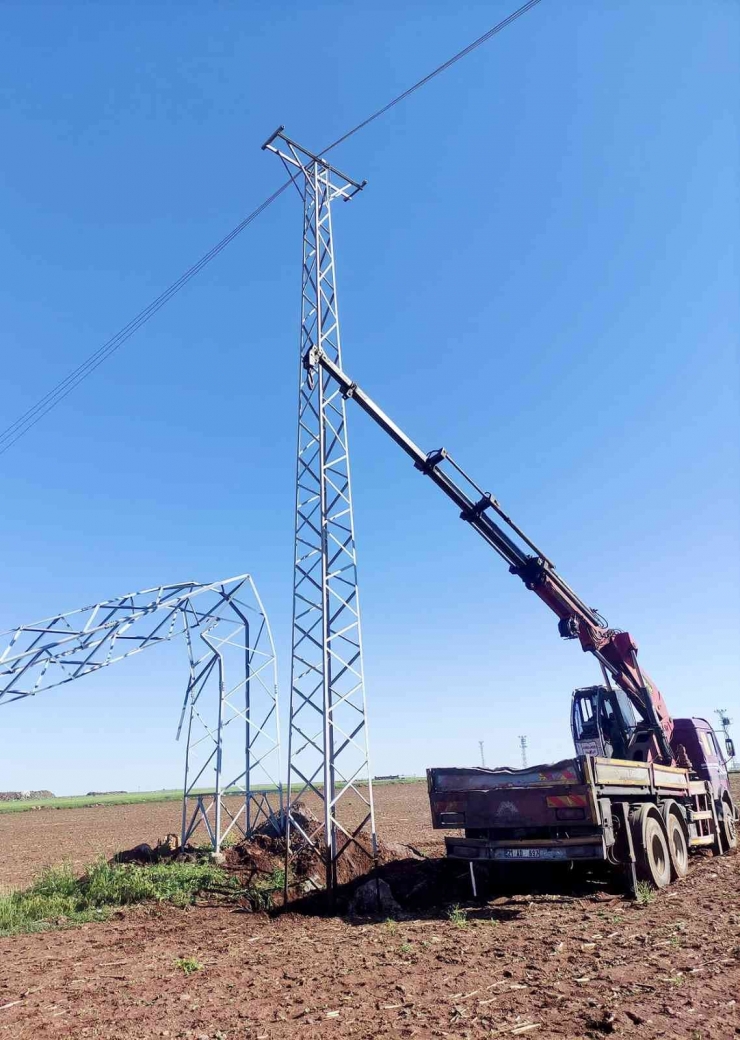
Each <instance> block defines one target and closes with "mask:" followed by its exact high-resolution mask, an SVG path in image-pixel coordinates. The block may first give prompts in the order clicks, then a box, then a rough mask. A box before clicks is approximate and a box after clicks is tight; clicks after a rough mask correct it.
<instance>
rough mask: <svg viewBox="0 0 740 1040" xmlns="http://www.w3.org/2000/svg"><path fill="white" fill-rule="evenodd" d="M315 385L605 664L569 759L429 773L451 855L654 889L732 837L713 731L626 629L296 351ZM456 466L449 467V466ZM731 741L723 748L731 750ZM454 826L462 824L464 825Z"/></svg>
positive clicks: (467, 481)
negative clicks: (406, 466)
mask: <svg viewBox="0 0 740 1040" xmlns="http://www.w3.org/2000/svg"><path fill="white" fill-rule="evenodd" d="M303 366H304V368H305V370H306V372H307V378H308V380H309V383H310V384H311V385H313V382H314V380H315V379H316V377H317V376H318V378H319V379H320V380H321V393H322V395H325V394H331V393H337V392H339V393H341V394H342V396H343V397H344V398H345V399H349V400H352V401H355V402H356V404H358V405H359V407H360V408H361V409H362V410H363V411H364V412H365V413H366V414H367V415H369V416H370V418H371V419H372V420H373V421H374V422H375V423H376V424H377V425H378V426H379V427H380V428H381V429H382V430H384V431H385V433H386V434H388V436H390V437H391V439H392V440H393V441H395V443H396V444H397V445H398V446H399V447H400V448H401V449H402V450H403V451H404V452H405V453H406V454H407V455H408V456H409V457H410V458H411V460H412V462H413V463H414V466H415V468H416V469H417V470H419V471H420V472H421V473H422V474H424V475H425V476H427V477H428V478H429V479H430V480H431V481H432V483H434V484H435V485H436V486H437V487H438V488H439V489H440V490H441V491H442V492H443V493H444V494H445V495H446V496H447V498H448V499H450V501H452V503H453V504H454V505H455V506H456V507H457V508H458V509H459V510H460V517H461V519H462V520H464V521H466V523H468V524H469V525H470V526H471V527H472V528H473V529H474V530H475V531H477V533H478V534H479V535H480V536H481V537H482V538H483V540H484V541H485V542H486V543H487V545H489V546H490V548H491V549H493V550H494V552H496V553H497V554H498V555H499V556H500V557H501V558H502V559H503V560H504V562H505V563H506V564H508V567H509V571H510V572H511V573H512V574H514V575H516V576H517V577H518V578H520V579H521V581H522V582H523V583H524V586H525V587H526V588H527V589H529V590H530V591H531V592H534V594H535V595H536V596H537V597H538V598H539V599H540V600H542V602H543V603H544V604H545V605H546V606H547V607H549V608H550V610H552V611H553V612H554V614H555V615H556V616H557V619H558V632H559V634H560V635H561V636H562V637H563V638H564V639H572V640H578V641H579V642H580V645H581V647H582V649H583V650H584V651H585V652H587V653H590V654H592V655H593V656H594V657H595V658H596V660H597V661H598V664H599V666H600V670H601V675H602V679H603V682H602V683H599V684H597V685H594V686H588V687H584V688H581V689H577V690H575V692H574V693H573V696H572V700H571V729H572V734H573V741H574V745H575V752H576V756H575V758H572V759H568V760H565V761H562V762H557V763H555V764H551V765H541V766H534V767H530V768H525V769H487V768H485V767H484V766H481V767H466V768H434V769H429V770H427V781H428V788H429V798H430V806H431V813H432V822H433V825H434V827H435V828H439V829H442V830H445V829H446V830H448V831H451V832H454V833H451V834H450V835H448V836H447V837H446V839H445V843H446V848H447V855H448V856H449V857H452V858H455V859H459V860H466V861H467V862H468V863H469V864H470V872H471V878H473V880H474V878H475V875H474V864H495V863H506V862H509V863H511V862H518V863H522V862H535V863H542V864H546V863H550V864H552V863H556V862H564V863H568V862H569V863H576V862H580V863H584V862H585V863H588V862H591V863H594V862H598V861H602V862H603V861H606V862H607V863H609V864H611V865H612V866H614V867H615V868H619V869H621V870H622V871H623V872H624V874H625V876H626V879H627V883H628V887H629V888H630V890H631V891H632V892H633V894H634V893H636V891H637V883H638V881H639V880H643V881H647V882H649V883H651V884H652V885H654V886H655V887H658V888H662V887H663V886H665V885H667V884H669V883H670V882H671V881H672V880H674V879H676V878H680V877H683V876H684V875H685V874H686V873H687V871H688V866H689V862H688V861H689V853H690V852H691V851H693V850H696V849H701V848H711V849H713V850H714V851H715V852H716V853H718V854H722V853H723V852H726V851H729V850H730V849H733V848H735V847H736V845H737V826H736V824H737V810H736V807H735V805H734V803H733V798H732V793H731V791H730V786H729V778H728V774H727V769H726V763H725V758H724V757H723V754H722V751H721V749H720V745H719V743H718V740H717V736H716V734H715V733H714V731H713V729H712V727H711V726H710V724H709V723H708V722H707V721H706V720H704V719H701V718H688V719H674V718H672V717H671V715H670V713H669V711H668V708H667V706H666V703H665V701H664V699H663V696H662V694H661V692H660V690H659V689H658V687H657V686H656V685H655V683H654V682H653V680H652V679H651V678H650V676H649V675H648V674H647V672H646V671H645V670H644V669H643V668H642V666H641V665H640V663H639V661H638V656H637V654H638V647H637V643H636V642H635V640H634V638H633V637H632V636H631V635H630V633H629V632H624V631H620V630H618V629H615V628H610V627H609V626H608V624H607V622H606V621H605V619H604V618H603V617H602V616H601V614H599V612H598V611H597V610H595V609H594V608H592V607H589V606H587V605H586V604H585V603H584V602H583V600H581V599H580V597H579V596H578V595H577V594H576V593H575V592H574V591H573V589H572V588H571V587H570V586H569V585H568V584H567V582H566V581H564V579H563V578H562V577H561V576H560V574H559V573H558V572H557V570H556V568H555V565H554V564H553V562H552V561H551V560H550V559H549V558H548V557H547V556H546V555H545V554H544V553H543V552H542V551H541V550H540V549H539V548H538V547H537V546H536V545H535V543H534V542H533V541H532V540H531V539H530V538H529V537H528V536H527V535H526V534H525V533H524V531H523V530H522V529H521V528H520V527H518V526H517V524H515V523H514V521H513V520H512V519H511V517H509V516H508V515H507V514H506V513H505V512H504V510H503V508H502V506H501V505H500V503H499V502H498V500H497V499H496V498H495V497H494V496H493V495H492V494H491V493H490V492H487V491H484V490H482V488H481V487H480V486H479V485H478V484H476V482H475V481H474V480H473V479H472V478H471V477H469V476H468V474H467V473H465V471H464V470H463V469H462V468H461V467H460V466H458V465H457V463H456V462H455V461H454V460H453V459H452V458H451V456H450V455H449V454H448V452H447V451H446V450H445V449H444V448H440V449H437V450H435V451H431V452H424V451H422V449H421V448H419V447H418V445H416V444H415V443H414V442H413V441H412V440H411V439H410V438H409V437H408V436H407V435H406V434H405V433H404V432H403V431H402V430H401V429H400V427H398V426H397V425H396V424H395V423H394V422H393V421H392V420H391V419H390V418H389V417H388V416H387V415H386V414H385V413H384V412H383V411H382V409H381V408H380V407H379V406H378V405H377V404H376V403H375V402H374V401H373V400H372V399H371V398H370V397H369V396H368V395H367V394H366V393H365V392H364V391H363V390H362V389H361V388H360V387H359V386H358V385H357V383H355V382H354V381H353V380H352V379H350V377H349V376H348V375H347V374H346V373H345V372H344V371H343V370H342V369H341V367H340V366H339V365H337V364H336V363H335V362H333V361H332V360H331V359H330V358H329V357H328V356H327V355H326V353H325V352H324V351H323V350H322V349H321V348H318V347H312V348H311V349H310V350H309V351H308V352H307V353H306V355H305V357H304V358H303ZM451 474H453V475H451ZM731 745H732V741H731V740H729V739H728V740H727V741H726V749H725V750H726V752H727V758H728V759H729V758H731V757H732V755H733V754H734V748H733V747H732V746H731ZM461 832H462V833H461Z"/></svg>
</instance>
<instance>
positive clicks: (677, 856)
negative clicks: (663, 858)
mask: <svg viewBox="0 0 740 1040" xmlns="http://www.w3.org/2000/svg"><path fill="white" fill-rule="evenodd" d="M665 829H666V833H667V835H668V854H669V855H670V857H671V873H672V874H673V878H674V880H675V879H676V878H682V877H686V875H687V874H688V872H689V843H688V839H687V837H686V830H685V827H684V822H683V820H682V819H681V817H680V816H679V815H678V811H677V810H676V809H672V810H671V809H669V810H668V813H667V814H666V819H665Z"/></svg>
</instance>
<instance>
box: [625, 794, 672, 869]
mask: <svg viewBox="0 0 740 1040" xmlns="http://www.w3.org/2000/svg"><path fill="white" fill-rule="evenodd" d="M633 836H634V837H633V840H634V845H635V858H636V860H637V862H636V864H635V867H636V870H637V876H638V878H639V879H640V880H641V881H649V882H650V884H651V885H654V886H655V887H656V888H665V887H666V885H669V884H670V883H671V854H670V852H669V849H668V840H667V838H666V832H665V828H664V826H663V821H662V819H661V818H660V815H659V814H658V812H657V811H656V810H655V809H653V808H652V806H643V807H642V808H641V809H640V810H639V812H638V813H637V815H636V816H635V817H634V820H633Z"/></svg>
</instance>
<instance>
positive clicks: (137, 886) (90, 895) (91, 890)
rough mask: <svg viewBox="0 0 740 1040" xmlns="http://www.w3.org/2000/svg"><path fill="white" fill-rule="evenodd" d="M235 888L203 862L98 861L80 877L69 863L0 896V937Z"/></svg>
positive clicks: (177, 902)
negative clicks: (114, 910)
mask: <svg viewBox="0 0 740 1040" xmlns="http://www.w3.org/2000/svg"><path fill="white" fill-rule="evenodd" d="M235 884H236V883H235V881H234V879H233V878H232V877H231V876H230V875H228V874H226V873H225V872H224V871H223V870H221V869H220V868H219V867H216V866H214V865H213V864H212V863H208V862H204V863H155V864H152V865H147V866H139V865H137V864H133V863H129V864H121V863H117V864H113V865H111V864H109V863H106V861H105V860H98V861H97V862H96V863H92V864H90V865H89V866H88V867H87V868H86V870H85V872H84V874H83V875H82V876H81V877H77V876H76V875H75V874H74V872H73V870H72V868H71V866H69V865H68V864H66V865H64V866H61V867H50V868H48V869H46V870H45V871H43V873H42V874H41V875H40V876H39V877H38V879H37V880H36V881H35V882H34V883H33V885H31V887H30V888H27V889H24V890H22V891H18V892H10V893H7V894H4V895H0V935H16V934H18V933H19V932H38V931H43V930H45V929H48V928H59V927H65V926H69V925H74V924H82V923H84V922H85V921H95V920H98V921H99V920H101V919H104V918H105V917H107V916H108V914H109V912H110V909H111V907H116V906H129V905H131V904H132V903H143V902H146V901H148V900H153V901H157V902H168V903H174V904H175V906H187V905H188V904H190V903H192V902H193V900H194V899H195V897H196V895H197V894H198V893H199V892H202V891H204V890H206V889H209V888H212V887H214V886H219V887H221V888H223V887H227V888H234V887H235Z"/></svg>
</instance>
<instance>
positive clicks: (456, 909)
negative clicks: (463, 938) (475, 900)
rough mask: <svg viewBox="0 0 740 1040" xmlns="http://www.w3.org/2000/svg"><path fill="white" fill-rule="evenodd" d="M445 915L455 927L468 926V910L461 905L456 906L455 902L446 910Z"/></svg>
mask: <svg viewBox="0 0 740 1040" xmlns="http://www.w3.org/2000/svg"><path fill="white" fill-rule="evenodd" d="M447 916H448V917H449V919H450V921H452V923H453V924H454V925H455V927H456V928H467V927H468V911H467V910H465V909H463V907H461V906H458V904H457V903H456V904H455V905H454V906H453V907H452V909H451V910H448V912H447Z"/></svg>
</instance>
